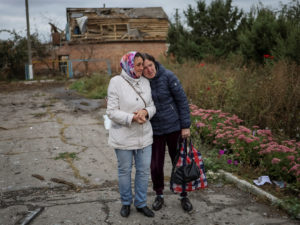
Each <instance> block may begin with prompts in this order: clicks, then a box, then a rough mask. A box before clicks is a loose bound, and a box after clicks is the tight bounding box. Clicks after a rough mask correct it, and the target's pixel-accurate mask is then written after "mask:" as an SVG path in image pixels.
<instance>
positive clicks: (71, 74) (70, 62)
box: [68, 60, 73, 78]
mask: <svg viewBox="0 0 300 225" xmlns="http://www.w3.org/2000/svg"><path fill="white" fill-rule="evenodd" d="M68 72H69V78H73V68H72V61H71V60H68Z"/></svg>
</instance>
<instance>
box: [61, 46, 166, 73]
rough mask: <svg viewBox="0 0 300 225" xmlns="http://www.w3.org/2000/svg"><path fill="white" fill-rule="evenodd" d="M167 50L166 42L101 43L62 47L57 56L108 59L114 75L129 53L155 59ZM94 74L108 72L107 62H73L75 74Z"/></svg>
mask: <svg viewBox="0 0 300 225" xmlns="http://www.w3.org/2000/svg"><path fill="white" fill-rule="evenodd" d="M166 50H167V46H166V43H164V42H127V43H101V44H78V45H65V46H62V47H60V48H59V49H58V50H57V52H56V54H57V56H58V55H69V59H97V60H100V59H102V60H103V59H108V60H109V61H110V64H111V70H112V73H113V74H116V73H119V72H120V71H121V69H120V59H121V57H122V56H123V55H124V54H126V53H127V52H129V51H139V52H147V53H148V54H151V55H153V56H154V57H155V58H157V59H158V58H159V56H160V55H164V54H165V52H166ZM87 67H88V73H92V72H95V71H94V70H96V71H107V66H106V62H101V61H95V62H89V63H88V66H87V63H84V62H73V72H74V74H75V76H76V73H84V71H87Z"/></svg>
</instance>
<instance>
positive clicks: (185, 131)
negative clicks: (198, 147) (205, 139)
mask: <svg viewBox="0 0 300 225" xmlns="http://www.w3.org/2000/svg"><path fill="white" fill-rule="evenodd" d="M189 136H191V131H190V128H184V129H181V137H182V138H183V139H186V138H188V137H189Z"/></svg>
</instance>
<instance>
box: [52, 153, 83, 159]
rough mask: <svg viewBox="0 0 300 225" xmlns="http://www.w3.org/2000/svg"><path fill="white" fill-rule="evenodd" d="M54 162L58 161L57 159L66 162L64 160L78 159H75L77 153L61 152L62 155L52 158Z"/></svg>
mask: <svg viewBox="0 0 300 225" xmlns="http://www.w3.org/2000/svg"><path fill="white" fill-rule="evenodd" d="M54 159H55V160H58V159H63V160H66V159H72V160H74V159H78V157H77V153H76V152H63V153H59V154H58V156H57V157H55V158H54Z"/></svg>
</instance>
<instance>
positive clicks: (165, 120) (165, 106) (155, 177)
mask: <svg viewBox="0 0 300 225" xmlns="http://www.w3.org/2000/svg"><path fill="white" fill-rule="evenodd" d="M144 57H145V60H144V71H143V75H144V76H145V77H146V78H148V79H149V80H150V86H151V92H152V99H153V101H154V105H155V107H156V114H155V115H154V116H153V117H152V119H151V125H152V129H153V144H152V159H151V178H152V182H153V190H154V191H155V192H156V198H155V201H154V203H153V205H152V207H153V209H154V210H160V209H161V208H162V206H163V204H164V198H163V189H164V160H165V148H166V145H167V146H168V151H169V155H170V157H171V160H172V162H173V161H174V159H175V157H176V154H177V142H178V139H179V138H180V136H181V137H182V138H187V137H189V136H190V125H191V120H190V110H189V105H188V100H187V97H186V95H185V93H184V90H183V88H182V86H181V84H180V82H179V80H178V78H177V77H176V76H175V74H174V73H173V72H171V71H170V70H167V69H165V68H164V67H163V66H162V65H161V64H160V63H159V62H157V61H156V60H155V59H154V57H153V56H151V55H148V54H144ZM180 196H181V206H182V208H183V209H184V210H185V211H191V210H192V209H193V206H192V204H191V202H190V200H189V199H188V198H187V193H186V192H182V193H181V194H180Z"/></svg>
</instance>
